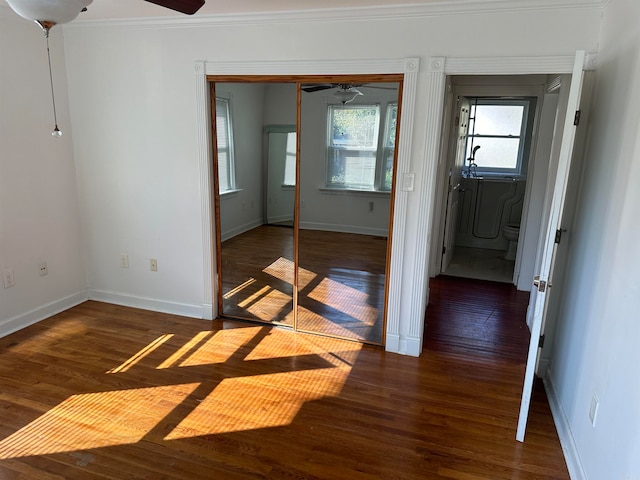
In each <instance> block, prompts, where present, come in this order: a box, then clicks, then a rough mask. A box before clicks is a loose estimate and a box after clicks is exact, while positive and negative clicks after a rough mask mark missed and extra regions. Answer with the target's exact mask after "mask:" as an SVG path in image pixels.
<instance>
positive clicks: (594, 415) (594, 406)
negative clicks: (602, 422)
mask: <svg viewBox="0 0 640 480" xmlns="http://www.w3.org/2000/svg"><path fill="white" fill-rule="evenodd" d="M598 407H600V400H598V396H597V395H596V394H595V393H594V394H593V397H591V407H590V408H589V419H590V420H591V426H592V427H595V426H596V420H597V419H598Z"/></svg>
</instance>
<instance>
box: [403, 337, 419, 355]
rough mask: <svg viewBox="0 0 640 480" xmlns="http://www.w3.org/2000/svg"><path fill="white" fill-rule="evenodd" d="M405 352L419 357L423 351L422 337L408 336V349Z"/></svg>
mask: <svg viewBox="0 0 640 480" xmlns="http://www.w3.org/2000/svg"><path fill="white" fill-rule="evenodd" d="M404 353H405V355H411V356H412V357H419V356H420V354H421V353H422V339H421V338H418V337H409V338H407V350H406V351H405V352H404Z"/></svg>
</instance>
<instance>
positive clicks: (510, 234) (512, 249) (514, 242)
mask: <svg viewBox="0 0 640 480" xmlns="http://www.w3.org/2000/svg"><path fill="white" fill-rule="evenodd" d="M519 234H520V225H518V224H517V223H509V224H507V225H505V226H504V227H502V235H504V238H506V239H507V240H508V241H509V247H508V248H507V252H506V253H505V254H504V259H505V260H515V259H516V252H517V250H518V235H519Z"/></svg>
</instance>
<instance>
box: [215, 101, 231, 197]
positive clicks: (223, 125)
mask: <svg viewBox="0 0 640 480" xmlns="http://www.w3.org/2000/svg"><path fill="white" fill-rule="evenodd" d="M216 142H217V147H218V184H219V191H220V192H226V191H227V190H232V189H234V188H235V185H234V184H233V178H234V175H233V150H232V148H231V147H232V139H231V122H230V116H229V101H228V100H227V99H225V98H216Z"/></svg>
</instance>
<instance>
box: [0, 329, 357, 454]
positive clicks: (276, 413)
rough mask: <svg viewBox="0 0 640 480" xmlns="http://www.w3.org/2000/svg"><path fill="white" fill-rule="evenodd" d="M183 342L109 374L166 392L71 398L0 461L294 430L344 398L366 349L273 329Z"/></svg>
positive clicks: (21, 435) (27, 430)
mask: <svg viewBox="0 0 640 480" xmlns="http://www.w3.org/2000/svg"><path fill="white" fill-rule="evenodd" d="M178 338H179V334H164V335H161V336H160V337H158V338H156V339H154V340H153V341H151V342H150V343H149V344H148V345H146V346H145V347H144V348H142V349H140V350H138V352H136V353H135V354H133V355H132V356H131V357H130V358H129V359H127V360H126V361H124V362H123V363H121V364H120V365H119V366H118V367H114V368H113V369H110V370H107V371H106V372H105V375H109V377H112V376H113V375H124V377H123V378H127V379H128V380H129V381H131V375H132V374H133V375H134V377H137V376H138V375H140V376H141V377H142V378H145V377H146V375H148V373H147V372H151V371H153V372H158V371H160V372H163V373H159V372H158V373H155V375H154V377H155V378H157V375H164V374H165V373H166V379H165V380H164V381H163V383H166V385H161V386H155V387H146V388H131V389H121V390H113V391H106V392H95V393H82V394H77V395H72V396H70V397H69V398H67V399H66V400H64V401H63V402H62V403H60V404H58V405H56V406H55V407H53V408H51V409H50V410H49V411H47V412H46V413H44V414H43V415H41V416H40V417H39V418H37V419H35V420H34V421H32V422H31V423H29V424H27V425H25V426H24V427H23V428H21V429H19V430H18V431H16V432H15V433H13V434H11V435H10V436H8V437H6V438H5V439H3V440H2V441H0V459H9V458H18V457H25V456H34V455H48V454H54V453H60V452H73V451H82V450H90V449H95V448H102V447H109V446H116V445H126V444H133V443H136V442H139V441H141V440H143V439H145V437H147V436H149V435H152V436H156V435H162V436H164V438H165V440H176V439H183V438H190V437H194V436H200V435H211V434H221V433H228V432H238V431H244V430H252V429H263V428H270V427H277V426H283V425H289V424H290V423H291V422H293V421H294V419H295V417H296V415H297V414H298V412H299V411H300V409H301V408H302V407H303V405H304V404H305V402H309V401H313V400H318V399H321V398H324V397H329V396H336V395H339V394H340V392H341V390H342V388H343V386H344V383H345V382H346V380H347V378H348V376H349V374H350V372H351V368H352V365H353V364H354V362H355V360H356V357H357V355H358V352H359V351H360V349H361V347H362V345H360V344H358V343H354V342H346V341H341V340H336V339H329V338H305V336H303V335H299V334H296V333H293V332H288V331H283V330H276V329H271V328H269V327H247V328H235V329H229V330H218V331H209V330H206V331H200V332H197V333H195V334H193V335H191V336H185V337H184V338H182V339H180V342H179V343H178V344H177V345H176V340H177V339H178ZM151 352H155V355H154V357H149V354H150V353H151ZM161 353H162V354H163V358H164V360H162V359H159V358H157V357H158V356H160V354H161ZM151 358H153V360H151ZM227 361H230V362H231V363H230V364H229V365H226V363H227ZM196 366H197V367H199V368H197V369H194V368H193V367H196ZM207 367H208V370H207ZM203 368H204V369H205V370H203ZM178 379H179V380H180V381H181V382H184V383H179V384H175V385H171V383H172V382H174V381H176V380H178ZM96 380H97V381H99V380H100V379H99V378H98V379H96ZM136 383H137V382H136ZM167 432H168V433H167Z"/></svg>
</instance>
